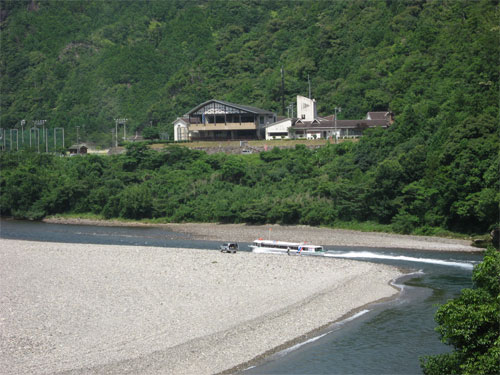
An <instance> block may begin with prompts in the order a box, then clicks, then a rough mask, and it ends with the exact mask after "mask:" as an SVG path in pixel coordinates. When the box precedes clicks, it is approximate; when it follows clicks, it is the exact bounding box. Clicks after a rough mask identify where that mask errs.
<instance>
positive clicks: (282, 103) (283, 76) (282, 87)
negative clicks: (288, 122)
mask: <svg viewBox="0 0 500 375" xmlns="http://www.w3.org/2000/svg"><path fill="white" fill-rule="evenodd" d="M281 110H282V113H283V116H284V115H285V70H284V69H283V65H282V66H281Z"/></svg>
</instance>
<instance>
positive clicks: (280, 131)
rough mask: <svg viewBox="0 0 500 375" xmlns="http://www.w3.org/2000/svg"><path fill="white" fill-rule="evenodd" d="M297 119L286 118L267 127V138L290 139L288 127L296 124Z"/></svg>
mask: <svg viewBox="0 0 500 375" xmlns="http://www.w3.org/2000/svg"><path fill="white" fill-rule="evenodd" d="M294 122H295V119H291V118H285V119H283V120H280V121H277V122H275V123H273V124H270V125H268V126H267V127H266V140H271V139H289V138H290V134H289V132H288V129H289V128H290V127H291V126H292V125H293V124H294Z"/></svg>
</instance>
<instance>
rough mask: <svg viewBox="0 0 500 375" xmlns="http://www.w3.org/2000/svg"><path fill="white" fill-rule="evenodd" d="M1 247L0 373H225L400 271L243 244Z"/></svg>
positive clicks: (358, 303)
mask: <svg viewBox="0 0 500 375" xmlns="http://www.w3.org/2000/svg"><path fill="white" fill-rule="evenodd" d="M212 227H213V226H212ZM186 228H188V226H184V230H188V229H186ZM199 228H200V227H198V230H199ZM203 228H206V230H207V231H208V232H209V234H210V235H209V234H201V233H200V232H199V231H198V235H200V236H207V238H210V239H217V240H223V239H225V240H239V241H246V240H253V239H255V238H254V237H255V236H254V233H247V232H245V233H243V231H242V230H241V227H239V226H234V227H232V228H230V227H226V228H230V229H225V230H224V231H220V230H218V229H217V230H210V226H207V227H203ZM265 228H268V227H265ZM172 229H173V228H172ZM180 229H181V228H180V227H176V228H175V230H180ZM191 229H192V228H191ZM254 229H256V228H254ZM273 230H275V227H273ZM231 231H234V232H236V233H237V234H238V235H235V236H233V233H231ZM304 231H305V232H306V233H308V231H309V229H307V230H305V229H304ZM273 233H275V234H276V232H273ZM296 234H297V235H299V234H300V233H296ZM246 235H247V236H249V237H244V236H246ZM261 235H262V234H260V236H261ZM287 239H289V240H294V239H295V238H287ZM301 240H304V238H302V239H301ZM305 240H309V241H311V242H315V243H317V242H318V243H323V244H328V243H327V242H325V241H323V240H322V239H321V240H318V238H317V237H316V233H314V234H312V235H311V237H310V238H306V239H305ZM0 249H1V250H0V274H1V275H2V277H1V278H0V290H1V294H0V298H1V303H0V368H1V369H2V370H1V371H2V374H53V373H70V374H102V373H107V374H215V373H221V372H233V371H235V370H236V369H237V368H239V369H241V368H242V366H243V367H245V366H248V365H250V364H251V363H252V361H255V359H256V358H261V357H262V356H265V355H268V354H270V353H272V352H273V351H276V350H278V349H280V348H284V347H287V346H291V345H293V344H294V343H296V342H297V341H300V340H304V339H306V338H307V337H310V335H313V334H314V332H315V330H317V329H318V328H320V327H325V326H326V325H328V324H330V323H332V322H334V321H338V320H339V319H343V318H345V317H346V316H348V315H349V314H350V313H353V312H355V311H356V309H359V308H362V307H363V306H364V305H366V304H369V303H371V302H374V301H378V300H381V299H386V298H391V297H394V296H395V295H397V293H398V290H397V289H395V288H394V287H393V286H391V285H390V284H389V283H390V281H391V280H394V279H395V278H397V277H399V276H401V275H402V272H401V271H400V270H398V269H396V268H394V267H390V266H386V265H381V264H371V263H367V262H356V261H351V260H343V259H334V258H328V259H325V258H322V259H318V258H314V257H307V256H284V255H268V254H254V253H247V252H238V253H237V254H222V253H220V252H218V251H203V250H192V249H173V248H158V247H156V248H153V247H136V246H110V245H87V244H85V245H82V244H61V243H49V242H32V241H19V240H8V239H0ZM308 335H309V336H308ZM238 366H240V367H238Z"/></svg>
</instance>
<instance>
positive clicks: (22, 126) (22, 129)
mask: <svg viewBox="0 0 500 375" xmlns="http://www.w3.org/2000/svg"><path fill="white" fill-rule="evenodd" d="M24 125H26V120H21V143H22V144H23V145H24Z"/></svg>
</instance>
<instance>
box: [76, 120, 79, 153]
mask: <svg viewBox="0 0 500 375" xmlns="http://www.w3.org/2000/svg"><path fill="white" fill-rule="evenodd" d="M76 153H77V154H79V153H80V127H79V126H77V127H76Z"/></svg>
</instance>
